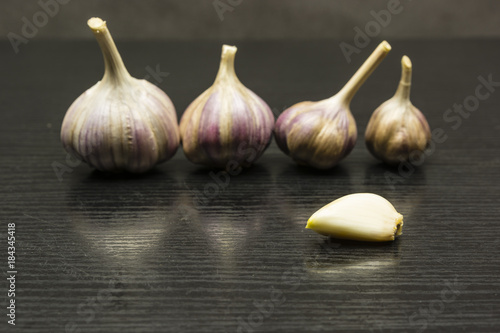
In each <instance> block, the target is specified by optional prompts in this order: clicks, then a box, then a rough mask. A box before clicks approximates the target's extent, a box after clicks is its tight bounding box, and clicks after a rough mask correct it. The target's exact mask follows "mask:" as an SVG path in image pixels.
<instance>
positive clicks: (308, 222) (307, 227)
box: [306, 219, 312, 229]
mask: <svg viewBox="0 0 500 333" xmlns="http://www.w3.org/2000/svg"><path fill="white" fill-rule="evenodd" d="M306 229H312V221H311V219H309V220H307V224H306Z"/></svg>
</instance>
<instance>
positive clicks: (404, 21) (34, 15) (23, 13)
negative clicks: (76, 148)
mask: <svg viewBox="0 0 500 333" xmlns="http://www.w3.org/2000/svg"><path fill="white" fill-rule="evenodd" d="M387 13H389V15H387ZM384 14H386V15H384ZM91 16H100V17H102V18H103V19H105V20H107V21H108V25H109V26H110V29H112V32H113V36H114V37H115V38H116V39H168V40H199V39H212V40H213V39H217V40H220V39H256V40H266V39H319V38H332V39H346V40H352V39H353V38H354V36H355V35H356V31H355V30H354V29H355V28H359V29H360V30H362V31H366V30H365V28H367V24H368V25H369V24H370V22H371V21H373V22H379V23H378V25H377V24H372V25H371V26H368V28H371V29H373V30H372V31H373V33H376V34H377V36H378V37H380V38H390V39H392V40H394V39H427V38H433V39H436V38H477V37H480V38H495V37H500V1H498V0H497V1H495V0H474V1H471V0H418V1H416V0H415V1H412V0H371V1H363V0H338V1H334V0H161V1H160V0H127V1H123V0H1V4H0V30H1V34H0V36H1V37H0V38H2V39H4V40H6V39H8V38H9V37H8V35H9V33H15V34H17V35H19V36H23V31H22V29H23V27H24V26H25V25H26V24H27V23H26V22H29V23H31V24H33V25H34V28H33V29H32V31H31V33H34V34H36V38H37V39H44V38H63V39H64V38H66V39H68V38H71V39H73V38H77V39H79V38H81V39H90V38H93V37H92V34H91V33H90V32H89V31H88V29H87V28H86V26H85V22H86V20H87V19H88V18H89V17H91ZM377 26H378V28H377ZM25 29H29V27H25ZM377 29H379V30H380V31H377ZM26 31H27V32H29V30H26Z"/></svg>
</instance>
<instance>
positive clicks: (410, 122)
mask: <svg viewBox="0 0 500 333" xmlns="http://www.w3.org/2000/svg"><path fill="white" fill-rule="evenodd" d="M401 66H402V74H401V81H400V83H399V86H398V89H397V91H396V93H395V95H394V96H393V97H392V98H391V99H389V100H388V101H386V102H384V103H383V104H382V105H380V106H379V107H378V108H377V109H376V110H375V111H374V112H373V114H372V116H371V118H370V121H369V122H368V126H367V128H366V133H365V143H366V147H367V148H368V150H369V151H370V152H371V153H372V155H373V156H375V157H376V158H378V159H379V160H382V161H383V162H385V163H387V164H389V165H396V164H399V163H401V162H404V161H407V160H408V159H410V157H413V158H415V159H417V160H418V159H420V156H419V154H421V153H422V152H423V151H424V150H425V149H426V148H427V147H428V145H429V144H430V141H431V130H430V127H429V124H428V123H427V120H426V119H425V116H424V115H423V114H422V112H420V110H419V109H417V108H416V107H415V106H413V104H412V103H411V101H410V87H411V74H412V73H411V71H412V64H411V61H410V59H409V58H408V57H407V56H404V57H403V59H402V60H401ZM412 154H414V155H415V156H411V155H412Z"/></svg>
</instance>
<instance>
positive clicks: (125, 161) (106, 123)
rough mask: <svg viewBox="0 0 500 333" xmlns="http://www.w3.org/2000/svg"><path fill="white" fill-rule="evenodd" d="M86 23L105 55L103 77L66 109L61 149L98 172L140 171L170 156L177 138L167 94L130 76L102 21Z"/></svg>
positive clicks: (172, 108)
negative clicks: (62, 147)
mask: <svg viewBox="0 0 500 333" xmlns="http://www.w3.org/2000/svg"><path fill="white" fill-rule="evenodd" d="M88 25H89V27H90V29H91V30H92V32H93V33H94V35H95V37H96V39H97V41H98V43H99V46H100V47H101V51H102V54H103V57H104V65H105V70H104V76H103V78H102V79H101V81H99V82H97V83H96V84H95V85H94V86H92V87H91V88H90V89H88V90H87V91H85V92H84V93H83V94H82V95H80V97H78V98H77V99H76V100H75V101H74V102H73V104H72V105H71V106H70V107H69V109H68V111H67V112H66V116H65V117H64V120H63V123H62V128H61V141H62V144H63V146H64V148H65V149H66V150H67V151H68V152H70V153H71V154H73V155H74V156H76V157H77V158H79V159H81V160H82V161H84V162H87V163H88V164H89V165H91V166H92V167H95V168H96V169H98V170H101V171H113V172H131V173H140V172H145V171H147V170H149V169H151V168H153V167H154V166H155V165H156V164H158V163H160V162H163V161H166V160H168V159H169V158H171V157H172V156H173V155H174V154H175V152H176V150H177V148H178V146H179V141H180V135H179V127H178V125H177V115H176V113H175V108H174V105H173V104H172V101H171V100H170V98H169V97H168V96H167V95H166V94H165V93H164V92H163V91H162V90H161V89H159V88H158V87H156V86H155V85H154V84H152V83H149V82H148V81H146V80H138V79H135V78H133V77H132V76H130V74H129V73H128V71H127V69H126V68H125V65H124V64H123V61H122V59H121V57H120V54H119V53H118V50H117V49H116V46H115V43H114V42H113V39H112V38H111V35H110V33H109V30H108V28H107V27H106V22H105V21H103V20H101V19H100V18H91V19H90V20H89V21H88Z"/></svg>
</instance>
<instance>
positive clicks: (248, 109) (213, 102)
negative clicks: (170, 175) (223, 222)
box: [180, 45, 274, 168]
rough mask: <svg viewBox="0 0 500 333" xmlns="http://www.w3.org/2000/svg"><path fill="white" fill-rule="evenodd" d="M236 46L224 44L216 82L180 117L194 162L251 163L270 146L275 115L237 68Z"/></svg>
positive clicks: (186, 146) (217, 165)
mask: <svg viewBox="0 0 500 333" xmlns="http://www.w3.org/2000/svg"><path fill="white" fill-rule="evenodd" d="M236 50H237V49H236V47H234V46H228V45H224V46H223V48H222V56H221V63H220V68H219V72H218V74H217V77H216V79H215V82H214V84H213V85H212V86H211V87H210V88H209V89H207V90H206V91H205V92H203V93H202V94H201V95H200V96H199V97H198V98H196V99H195V100H194V101H193V102H192V103H191V104H190V105H189V106H188V108H187V109H186V111H185V112H184V114H183V115H182V118H181V121H180V133H181V138H182V147H183V150H184V153H185V155H186V157H187V158H188V159H189V160H190V161H191V162H193V163H197V164H204V165H206V166H209V167H215V168H228V167H233V166H230V165H238V166H244V167H247V166H250V165H251V164H252V163H253V162H255V161H256V160H257V159H258V158H259V157H260V156H261V155H262V154H263V152H264V150H265V149H266V148H267V147H268V146H269V143H270V142H271V138H272V129H273V126H274V115H273V113H272V111H271V109H270V108H269V106H268V105H267V104H266V103H265V102H264V101H263V100H262V99H261V98H260V97H259V96H257V95H256V94H255V93H254V92H252V91H251V90H250V89H248V88H246V87H245V86H244V85H243V84H242V83H241V82H240V81H239V80H238V77H237V76H236V73H235V72H234V57H235V54H236Z"/></svg>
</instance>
